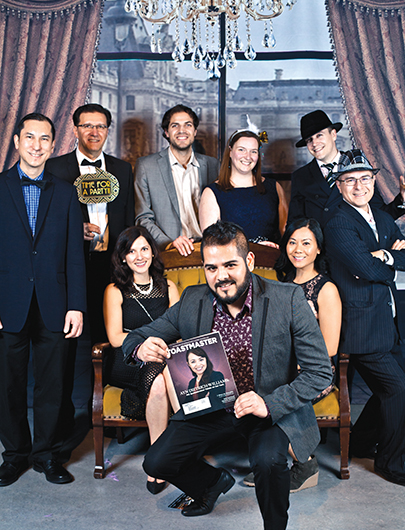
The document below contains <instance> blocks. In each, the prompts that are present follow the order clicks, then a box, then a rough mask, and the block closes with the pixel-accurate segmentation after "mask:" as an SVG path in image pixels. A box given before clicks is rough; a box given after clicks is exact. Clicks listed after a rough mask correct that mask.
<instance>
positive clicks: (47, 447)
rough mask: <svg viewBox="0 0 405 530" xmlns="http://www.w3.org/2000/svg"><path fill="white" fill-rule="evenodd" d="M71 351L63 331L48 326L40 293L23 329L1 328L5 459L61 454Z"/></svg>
mask: <svg viewBox="0 0 405 530" xmlns="http://www.w3.org/2000/svg"><path fill="white" fill-rule="evenodd" d="M30 344H32V364H33V373H34V380H35V385H34V406H33V411H34V436H33V441H31V433H30V428H29V424H28V418H27V379H28V361H29V356H30ZM68 350H69V340H66V339H65V336H64V333H62V332H60V333H55V332H52V331H49V330H48V329H47V328H46V327H45V325H44V322H43V320H42V317H41V314H40V312H39V308H38V304H37V300H36V296H35V294H34V295H33V298H32V302H31V307H30V310H29V314H28V318H27V321H26V323H25V325H24V327H23V329H22V330H21V331H20V332H19V333H7V332H4V331H0V439H1V442H2V444H3V446H4V448H5V451H4V452H3V458H4V460H5V461H8V462H15V463H16V462H19V461H21V460H23V459H25V458H27V457H28V456H29V455H30V454H32V458H33V460H35V461H46V460H49V459H51V458H56V459H57V455H58V451H59V449H60V447H61V443H62V440H61V439H60V437H59V436H58V432H60V425H59V423H60V422H61V421H63V418H61V415H60V408H61V403H62V396H63V380H64V372H65V368H66V362H67V358H68Z"/></svg>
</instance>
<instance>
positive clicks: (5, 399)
mask: <svg viewBox="0 0 405 530" xmlns="http://www.w3.org/2000/svg"><path fill="white" fill-rule="evenodd" d="M54 137H55V128H54V126H53V123H52V122H51V120H50V119H49V118H47V117H46V116H44V115H42V114H36V113H34V114H28V115H27V116H25V117H24V118H22V120H21V121H20V123H19V124H18V125H17V129H16V133H15V135H14V144H15V147H16V149H17V151H18V153H19V162H17V164H15V165H14V166H13V167H12V168H11V169H10V170H8V171H5V172H4V173H2V174H0V226H1V230H0V293H1V295H0V417H1V422H0V440H1V443H2V444H3V446H4V449H5V450H4V452H3V459H4V461H3V464H2V465H1V466H0V486H8V485H9V484H12V483H13V482H15V481H16V480H17V479H18V478H19V476H20V475H21V473H22V472H23V471H25V470H26V469H27V468H28V466H29V461H30V459H31V458H32V462H33V467H34V470H35V471H38V472H40V473H45V476H46V479H47V480H48V481H49V482H52V483H55V484H65V483H67V482H71V481H72V480H73V477H72V476H71V475H70V473H69V472H68V471H67V470H66V469H65V468H64V467H63V466H62V465H61V464H60V462H59V461H58V453H59V451H60V447H61V440H59V439H58V436H57V433H58V425H59V422H60V407H61V402H62V394H63V379H64V373H65V370H66V364H67V359H68V350H69V340H67V339H74V338H76V337H78V336H79V335H80V334H81V331H82V325H83V312H84V310H85V272H84V257H83V244H82V231H83V228H82V222H81V213H80V208H79V205H78V203H77V199H76V196H75V190H74V188H73V187H72V186H71V185H70V184H69V183H66V182H63V181H61V180H59V179H57V178H55V177H54V176H53V175H51V174H50V173H48V172H47V171H44V168H45V162H46V161H47V159H48V158H49V156H50V155H51V153H52V152H53V148H54ZM30 346H32V356H33V357H32V359H33V366H34V378H35V386H34V405H33V409H34V439H33V441H31V434H30V428H29V424H28V420H27V366H28V360H29V355H30Z"/></svg>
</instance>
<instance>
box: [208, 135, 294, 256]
mask: <svg viewBox="0 0 405 530" xmlns="http://www.w3.org/2000/svg"><path fill="white" fill-rule="evenodd" d="M260 145H261V140H260V137H259V136H258V135H257V134H255V133H254V132H252V131H249V130H243V131H236V132H235V133H233V134H232V136H231V137H230V138H229V140H228V144H227V146H226V148H225V152H224V156H223V159H222V164H221V169H220V172H219V177H218V180H217V181H216V182H214V183H213V184H211V185H210V186H208V187H207V188H205V190H204V191H203V193H202V195H201V201H200V207H199V218H200V226H201V230H202V231H203V230H204V229H205V228H207V226H209V225H211V224H213V223H216V222H217V221H218V220H219V219H221V220H222V221H231V222H234V223H237V224H238V225H239V226H241V227H242V228H243V230H244V232H245V234H246V236H247V238H248V239H249V241H254V242H256V243H262V244H266V245H269V246H273V247H277V243H278V242H279V239H280V234H282V233H283V232H284V227H285V223H286V220H287V202H286V199H285V196H284V191H283V188H282V187H281V186H280V184H279V183H278V182H276V181H275V180H273V179H264V178H263V177H262V175H261V158H260Z"/></svg>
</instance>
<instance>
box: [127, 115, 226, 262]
mask: <svg viewBox="0 0 405 530" xmlns="http://www.w3.org/2000/svg"><path fill="white" fill-rule="evenodd" d="M198 124H199V119H198V116H197V115H196V114H195V112H193V111H192V110H191V109H190V108H189V107H186V106H184V105H176V106H175V107H173V108H171V109H169V110H168V111H167V112H166V113H165V114H164V116H163V119H162V129H163V137H164V138H166V140H167V141H168V142H169V144H170V146H169V147H168V148H167V149H164V150H163V151H160V153H156V154H154V155H149V156H145V157H142V158H140V159H138V160H137V163H136V165H135V222H136V223H137V224H140V225H142V226H144V227H145V228H147V229H148V230H149V232H150V233H151V235H152V236H153V237H154V239H155V240H156V242H157V243H158V245H159V246H160V247H161V248H164V247H166V246H167V245H168V244H169V243H171V244H172V245H173V247H175V248H177V250H178V251H179V253H180V254H181V255H183V256H188V255H189V254H191V252H192V251H193V250H194V247H193V241H194V240H195V239H198V238H200V237H201V231H200V227H199V224H198V205H199V203H200V197H201V193H202V191H203V190H204V188H205V187H206V186H207V185H208V184H210V183H211V182H213V181H214V180H216V178H217V177H218V171H219V162H218V160H216V159H215V158H212V157H210V156H205V155H201V154H199V153H195V152H194V151H193V142H194V139H195V136H196V134H197V127H198Z"/></svg>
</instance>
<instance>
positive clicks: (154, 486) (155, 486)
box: [146, 479, 167, 495]
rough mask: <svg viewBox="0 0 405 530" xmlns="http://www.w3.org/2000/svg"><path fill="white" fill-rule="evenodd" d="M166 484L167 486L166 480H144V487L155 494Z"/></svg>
mask: <svg viewBox="0 0 405 530" xmlns="http://www.w3.org/2000/svg"><path fill="white" fill-rule="evenodd" d="M166 486H167V482H166V481H164V482H158V481H157V480H156V479H154V480H153V481H150V480H148V481H147V482H146V488H147V490H148V491H149V492H150V493H152V495H157V494H158V493H160V492H161V491H163V490H164V489H165V487H166Z"/></svg>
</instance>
